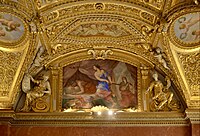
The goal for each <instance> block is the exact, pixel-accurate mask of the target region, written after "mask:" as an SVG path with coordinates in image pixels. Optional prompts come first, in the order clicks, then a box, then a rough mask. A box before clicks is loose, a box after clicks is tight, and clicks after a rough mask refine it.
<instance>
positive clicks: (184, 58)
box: [177, 52, 200, 96]
mask: <svg viewBox="0 0 200 136" xmlns="http://www.w3.org/2000/svg"><path fill="white" fill-rule="evenodd" d="M177 54H178V58H179V61H180V63H181V64H182V66H183V70H184V75H185V77H186V79H187V82H188V85H189V89H190V92H191V95H192V96H200V92H199V90H200V69H199V67H200V53H199V52H196V53H193V54H189V53H188V54H183V53H177Z"/></svg>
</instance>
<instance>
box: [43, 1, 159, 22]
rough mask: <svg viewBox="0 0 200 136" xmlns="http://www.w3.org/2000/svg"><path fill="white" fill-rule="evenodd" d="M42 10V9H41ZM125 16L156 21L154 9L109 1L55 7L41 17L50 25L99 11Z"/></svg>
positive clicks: (110, 14)
mask: <svg viewBox="0 0 200 136" xmlns="http://www.w3.org/2000/svg"><path fill="white" fill-rule="evenodd" d="M41 10H42V9H41ZM116 12H117V13H118V15H120V16H125V17H129V18H135V19H137V20H138V21H141V22H145V23H147V24H149V25H153V24H154V23H155V22H156V16H155V14H157V13H155V12H154V11H152V13H151V12H147V11H145V10H141V9H138V8H134V7H130V6H125V5H116V4H111V3H89V4H84V5H82V4H80V5H79V4H77V6H72V7H66V8H64V9H57V10H54V11H52V12H50V13H49V12H46V13H45V12H42V13H41V17H42V19H43V23H44V24H45V25H50V24H51V23H53V22H56V21H61V20H63V19H64V18H71V17H76V16H82V15H87V14H88V15H91V14H96V15H99V14H100V13H104V14H107V15H109V16H112V15H116V14H115V13H116Z"/></svg>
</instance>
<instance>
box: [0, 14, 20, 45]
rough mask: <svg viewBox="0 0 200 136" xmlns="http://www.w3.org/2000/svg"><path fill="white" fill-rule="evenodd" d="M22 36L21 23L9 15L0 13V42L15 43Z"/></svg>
mask: <svg viewBox="0 0 200 136" xmlns="http://www.w3.org/2000/svg"><path fill="white" fill-rule="evenodd" d="M23 34H24V24H23V22H22V21H21V20H20V19H19V18H17V17H15V16H13V15H10V14H6V13H0V41H1V42H9V43H10V42H15V41H18V40H19V39H20V38H21V37H22V36H23Z"/></svg>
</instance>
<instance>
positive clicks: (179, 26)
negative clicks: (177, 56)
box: [174, 12, 200, 43]
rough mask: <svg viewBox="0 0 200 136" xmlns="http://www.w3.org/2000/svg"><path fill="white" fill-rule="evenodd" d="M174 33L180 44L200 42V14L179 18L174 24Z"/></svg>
mask: <svg viewBox="0 0 200 136" xmlns="http://www.w3.org/2000/svg"><path fill="white" fill-rule="evenodd" d="M174 33H175V35H176V37H177V38H178V39H179V40H180V41H182V42H186V43H197V42H200V12H197V13H190V14H186V15H183V16H181V17H179V18H178V19H177V20H176V21H175V23H174Z"/></svg>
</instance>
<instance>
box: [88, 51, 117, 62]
mask: <svg viewBox="0 0 200 136" xmlns="http://www.w3.org/2000/svg"><path fill="white" fill-rule="evenodd" d="M87 53H88V54H89V55H92V56H93V58H94V59H96V60H98V59H102V60H105V59H107V58H108V54H109V55H112V54H113V52H112V51H111V50H110V49H108V50H105V49H102V50H96V49H90V50H88V52H87Z"/></svg>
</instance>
